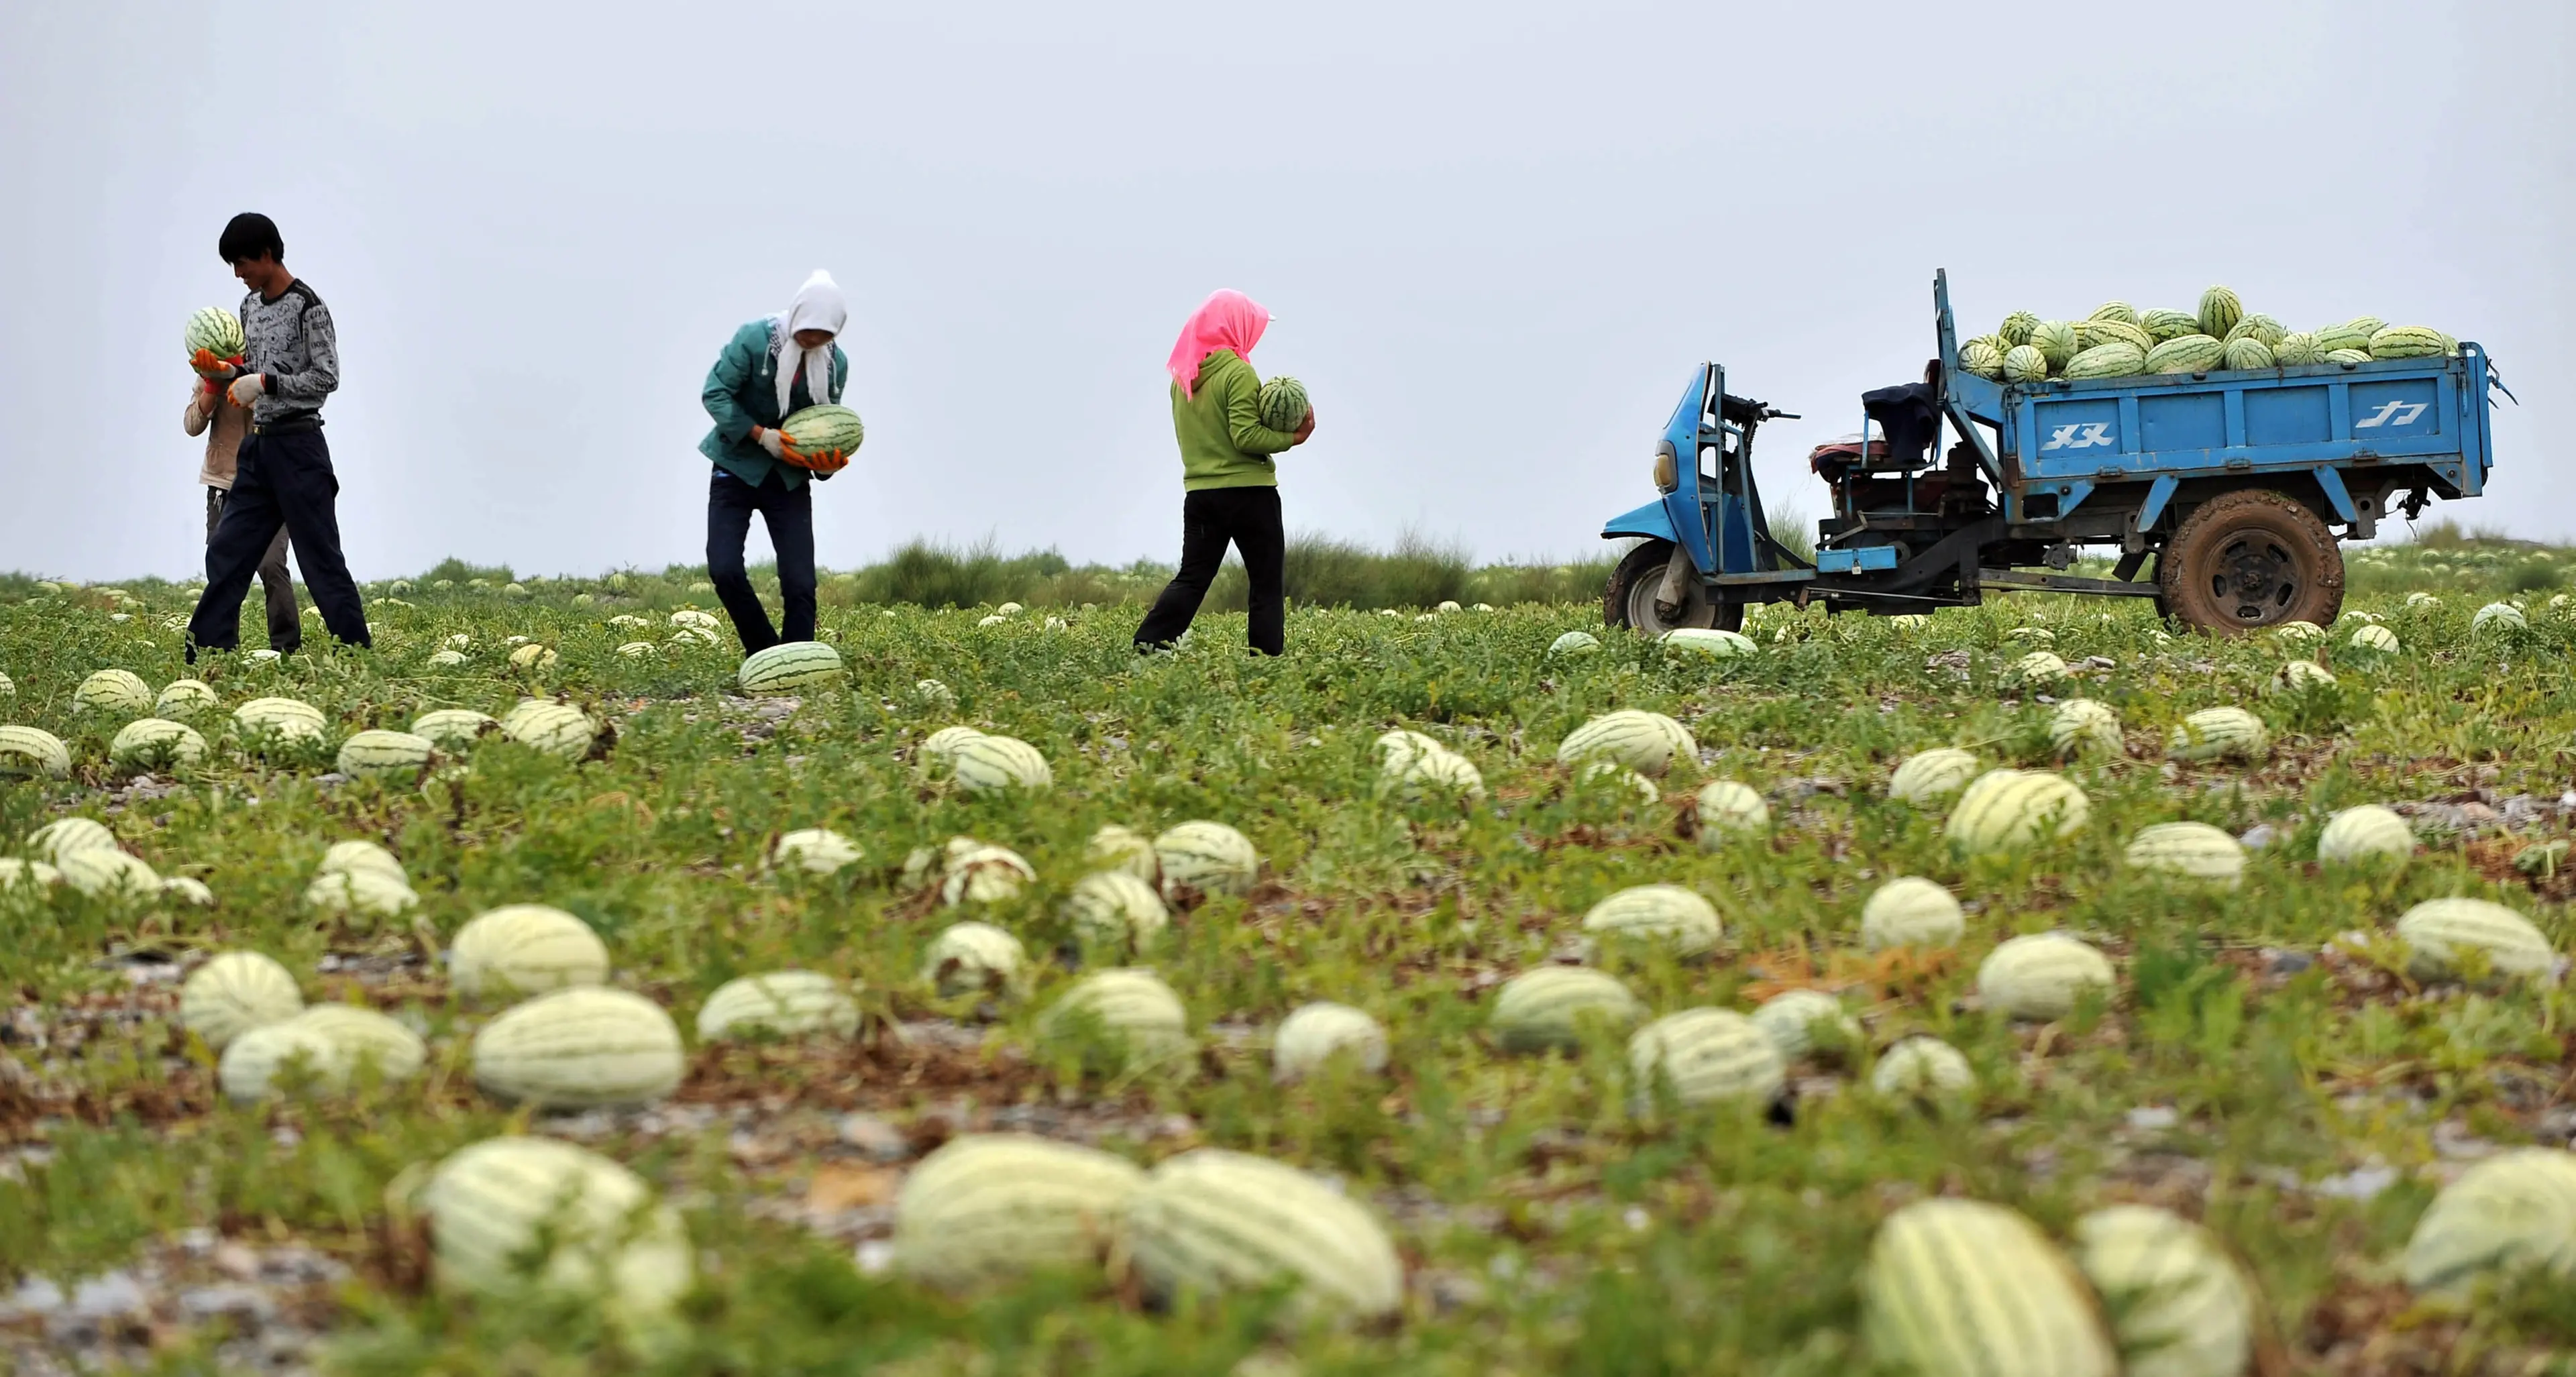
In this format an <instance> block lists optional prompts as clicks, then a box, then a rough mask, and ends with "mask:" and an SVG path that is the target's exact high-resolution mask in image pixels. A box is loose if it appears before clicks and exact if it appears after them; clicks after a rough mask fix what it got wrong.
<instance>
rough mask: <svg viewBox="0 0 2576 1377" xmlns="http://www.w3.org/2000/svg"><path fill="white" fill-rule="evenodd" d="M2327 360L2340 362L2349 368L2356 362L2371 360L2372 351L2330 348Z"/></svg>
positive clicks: (2327, 352) (2328, 361)
mask: <svg viewBox="0 0 2576 1377" xmlns="http://www.w3.org/2000/svg"><path fill="white" fill-rule="evenodd" d="M2325 362H2327V363H2339V364H2342V365H2344V366H2345V367H2347V368H2348V367H2351V366H2352V365H2353V364H2356V363H2368V362H2370V351H2369V350H2367V349H2329V350H2327V351H2326V357H2325Z"/></svg>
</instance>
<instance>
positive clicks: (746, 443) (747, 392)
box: [698, 269, 850, 655]
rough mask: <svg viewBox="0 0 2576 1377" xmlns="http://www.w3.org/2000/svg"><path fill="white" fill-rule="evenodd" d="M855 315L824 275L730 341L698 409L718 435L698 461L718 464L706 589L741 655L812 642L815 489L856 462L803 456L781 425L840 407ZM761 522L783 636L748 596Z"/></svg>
mask: <svg viewBox="0 0 2576 1377" xmlns="http://www.w3.org/2000/svg"><path fill="white" fill-rule="evenodd" d="M849 314H850V310H849V307H848V305H847V304H845V303H844V302H843V300H842V298H841V289H840V287H839V286H838V285H836V284H834V282H833V281H832V275H831V274H830V273H827V272H823V271H822V270H820V269H817V270H816V271H815V273H814V275H813V276H811V277H809V278H807V279H805V285H804V286H803V287H801V288H798V289H797V292H796V300H795V303H794V304H792V305H790V306H789V307H788V308H787V309H786V310H785V311H782V312H780V313H779V314H777V315H774V316H764V317H762V318H761V319H759V320H755V321H752V322H751V323H750V324H748V325H745V326H743V327H742V328H741V329H739V330H736V331H734V332H733V338H732V339H731V340H729V341H727V342H726V343H725V347H724V352H723V353H722V354H720V355H718V356H717V357H716V364H715V367H713V368H711V369H709V370H707V382H706V387H705V388H704V389H703V391H702V393H701V395H700V398H699V400H700V401H702V402H703V403H705V405H706V408H707V415H708V416H709V417H710V418H711V419H713V420H714V422H715V425H714V426H713V427H712V428H711V429H709V430H708V431H707V434H706V438H705V439H703V440H700V441H699V442H698V453H700V454H703V455H705V456H706V457H707V459H708V460H709V461H710V462H712V463H713V464H714V465H715V473H714V476H712V477H711V478H709V479H708V480H707V481H708V486H707V580H708V581H709V582H710V583H713V584H714V585H715V586H716V600H717V601H719V602H721V603H723V604H724V609H725V615H726V616H728V617H731V618H732V619H733V629H734V634H735V635H737V636H740V637H741V638H742V650H743V653H744V654H745V655H751V654H755V653H757V652H759V651H763V650H767V649H768V648H769V647H771V646H774V645H777V644H779V643H780V642H782V641H810V640H812V639H814V490H813V489H812V488H811V487H808V486H807V485H806V482H805V480H806V479H807V478H815V479H827V478H830V477H831V476H832V475H833V474H834V473H836V472H839V471H840V470H841V469H842V468H843V467H844V466H846V465H847V464H848V463H849V460H850V457H849V456H848V455H846V454H843V453H841V452H839V451H837V450H824V451H819V452H811V453H809V452H806V451H802V450H799V449H798V448H797V446H796V437H795V436H793V435H790V434H788V433H787V432H786V431H783V430H780V429H779V428H778V423H779V422H780V421H782V420H784V419H786V418H787V417H788V416H791V415H793V414H795V413H796V412H799V411H802V410H804V409H805V408H806V407H809V406H814V405H818V404H822V403H827V402H828V403H838V402H839V401H840V400H841V388H842V386H843V385H844V384H846V383H848V382H849V380H850V356H849V355H847V354H844V353H842V352H841V346H839V345H838V344H835V343H833V342H832V341H833V339H834V337H836V336H838V335H839V334H840V333H841V327H842V325H844V324H845V323H847V321H848V319H849ZM754 512H758V513H759V514H760V518H761V520H762V522H763V523H765V524H766V525H767V526H768V527H769V544H770V547H771V548H772V549H774V550H776V551H777V552H778V592H779V597H780V599H781V601H783V602H784V603H785V604H786V605H785V606H784V607H783V608H781V609H780V613H781V617H780V619H781V621H782V622H783V623H784V625H783V626H782V627H779V628H772V627H771V626H770V624H769V613H768V612H766V611H765V610H763V609H762V607H761V605H760V594H758V593H757V592H755V591H753V589H752V586H751V575H750V574H749V573H748V572H747V571H745V569H744V567H743V560H742V550H743V542H744V541H745V540H747V539H748V538H749V537H750V535H751V516H752V513H754Z"/></svg>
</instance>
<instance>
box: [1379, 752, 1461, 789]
mask: <svg viewBox="0 0 2576 1377" xmlns="http://www.w3.org/2000/svg"><path fill="white" fill-rule="evenodd" d="M1380 778H1381V779H1382V780H1383V781H1384V782H1385V784H1386V786H1387V787H1388V788H1390V789H1392V790H1393V791H1395V792H1396V793H1399V794H1402V795H1403V796H1405V797H1406V798H1414V799H1437V800H1441V801H1444V802H1455V801H1457V800H1459V799H1462V798H1465V799H1480V798H1483V797H1484V796H1485V775H1484V772H1483V771H1481V770H1479V769H1477V768H1476V763H1475V762H1474V761H1472V760H1469V759H1468V758H1467V757H1465V756H1463V755H1460V754H1458V753H1457V752H1455V751H1452V750H1449V749H1448V748H1446V747H1439V746H1435V747H1433V748H1432V749H1431V750H1428V751H1423V752H1420V753H1418V754H1415V755H1411V756H1408V757H1406V758H1405V761H1404V764H1403V766H1402V768H1400V769H1398V768H1392V767H1391V768H1389V769H1388V770H1386V771H1384V772H1382V773H1381V776H1380Z"/></svg>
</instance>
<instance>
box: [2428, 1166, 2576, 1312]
mask: <svg viewBox="0 0 2576 1377" xmlns="http://www.w3.org/2000/svg"><path fill="white" fill-rule="evenodd" d="M2404 1267H2405V1273H2406V1284H2407V1285H2408V1286H2409V1287H2412V1288H2413V1289H2415V1290H2416V1291H2419V1292H2428V1293H2437V1292H2449V1291H2466V1290H2468V1289H2469V1288H2470V1286H2471V1284H2472V1283H2475V1282H2477V1281H2479V1280H2481V1279H2484V1278H2487V1277H2501V1278H2507V1279H2510V1278H2513V1277H2516V1276H2519V1275H2523V1274H2527V1273H2532V1272H2538V1273H2542V1274H2544V1275H2546V1276H2548V1277H2549V1278H2551V1279H2553V1280H2554V1281H2556V1282H2558V1283H2561V1284H2562V1285H2563V1284H2564V1283H2565V1282H2566V1281H2567V1280H2568V1279H2570V1278H2576V1154H2571V1153H2569V1152H2566V1151H2565V1150H2563V1149H2560V1148H2544V1147H2526V1148H2515V1149H2512V1150H2510V1151H2506V1152H2501V1153H2498V1154H2497V1155H2495V1156H2493V1157H2490V1158H2487V1159H2486V1160H2485V1161H2483V1162H2480V1163H2478V1164H2477V1165H2475V1166H2473V1167H2470V1168H2469V1169H2468V1170H2467V1171H2465V1172H2462V1173H2461V1174H2460V1178H2459V1179H2458V1180H2456V1181H2453V1182H2452V1183H2451V1184H2449V1185H2448V1186H2445V1187H2443V1188H2442V1193H2441V1194H2439V1195H2437V1196H2434V1197H2433V1204H2432V1207H2431V1208H2429V1209H2427V1210H2425V1211H2424V1214H2423V1216H2422V1217H2421V1218H2419V1219H2417V1220H2416V1221H2415V1234H2414V1236H2413V1237H2412V1238H2409V1239H2408V1240H2407V1241H2406V1257H2405V1263H2404Z"/></svg>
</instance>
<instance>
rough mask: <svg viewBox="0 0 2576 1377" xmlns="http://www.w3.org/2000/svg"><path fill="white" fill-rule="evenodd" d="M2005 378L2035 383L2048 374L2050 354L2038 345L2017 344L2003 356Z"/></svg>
mask: <svg viewBox="0 0 2576 1377" xmlns="http://www.w3.org/2000/svg"><path fill="white" fill-rule="evenodd" d="M2003 372H2004V378H2005V380H2006V381H2008V382H2017V383H2033V382H2039V381H2041V380H2043V379H2045V378H2046V377H2047V376H2048V355H2046V354H2043V353H2041V352H2039V347H2038V346H2037V345H2031V344H2017V345H2014V346H2013V348H2012V350H2011V352H2009V353H2007V354H2005V355H2004V358H2003Z"/></svg>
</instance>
